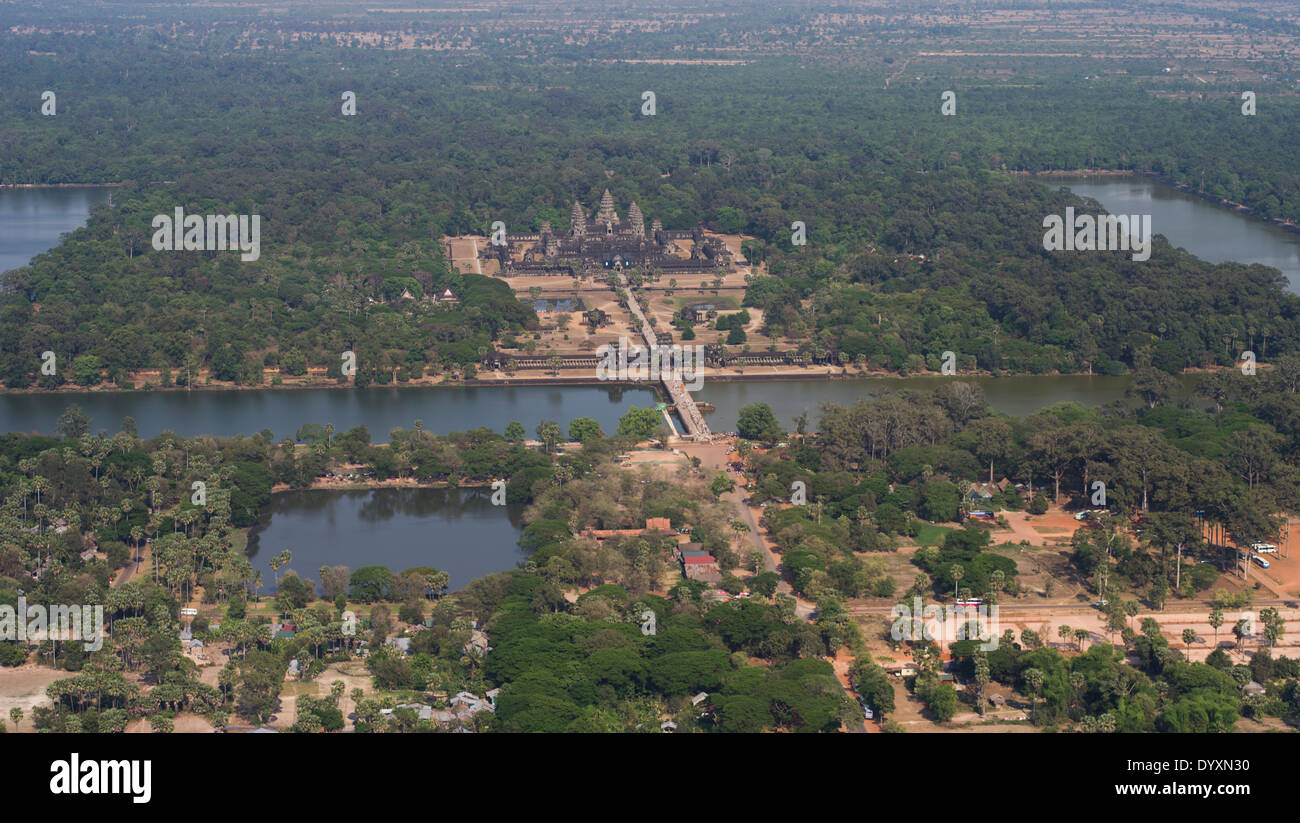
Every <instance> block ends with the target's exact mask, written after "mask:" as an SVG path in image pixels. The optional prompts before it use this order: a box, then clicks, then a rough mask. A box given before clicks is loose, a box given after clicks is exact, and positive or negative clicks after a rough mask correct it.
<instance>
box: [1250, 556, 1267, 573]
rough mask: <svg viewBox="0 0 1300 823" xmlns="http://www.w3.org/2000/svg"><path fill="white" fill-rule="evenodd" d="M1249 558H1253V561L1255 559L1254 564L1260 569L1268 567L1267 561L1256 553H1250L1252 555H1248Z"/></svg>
mask: <svg viewBox="0 0 1300 823" xmlns="http://www.w3.org/2000/svg"><path fill="white" fill-rule="evenodd" d="M1250 559H1251V560H1254V561H1255V565H1256V566H1259V567H1260V568H1261V569H1267V568H1268V561H1267V560H1265V559H1264V558H1262V557H1260V556H1259V555H1257V554H1252V555H1251V556H1250Z"/></svg>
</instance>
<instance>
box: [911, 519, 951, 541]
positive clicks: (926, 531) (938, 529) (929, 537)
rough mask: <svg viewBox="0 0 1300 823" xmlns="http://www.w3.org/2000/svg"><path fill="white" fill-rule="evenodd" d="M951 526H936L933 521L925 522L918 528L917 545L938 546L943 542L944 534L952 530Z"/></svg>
mask: <svg viewBox="0 0 1300 823" xmlns="http://www.w3.org/2000/svg"><path fill="white" fill-rule="evenodd" d="M952 530H953V529H952V527H951V526H936V525H934V524H933V523H923V524H921V527H920V528H918V529H917V530H916V537H915V538H913V539H914V540H916V545H918V546H937V545H939V544H940V543H942V542H943V536H944V535H945V534H947V533H948V532H950V531H952Z"/></svg>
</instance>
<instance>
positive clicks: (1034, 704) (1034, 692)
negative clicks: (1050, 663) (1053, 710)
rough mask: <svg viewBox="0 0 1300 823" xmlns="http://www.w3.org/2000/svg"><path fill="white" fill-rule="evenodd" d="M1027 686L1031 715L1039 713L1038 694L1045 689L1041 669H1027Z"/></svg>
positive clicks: (1025, 675)
mask: <svg viewBox="0 0 1300 823" xmlns="http://www.w3.org/2000/svg"><path fill="white" fill-rule="evenodd" d="M1024 678H1025V685H1027V686H1029V698H1030V703H1029V712H1030V714H1031V715H1036V714H1037V713H1038V694H1039V692H1040V691H1042V688H1043V672H1042V670H1040V669H1033V668H1031V669H1025V673H1024Z"/></svg>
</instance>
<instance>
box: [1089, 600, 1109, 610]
mask: <svg viewBox="0 0 1300 823" xmlns="http://www.w3.org/2000/svg"><path fill="white" fill-rule="evenodd" d="M1092 605H1094V606H1096V607H1097V608H1099V609H1104V608H1106V607H1107V606H1109V605H1110V601H1109V600H1098V601H1097V602H1096V603H1093V604H1092Z"/></svg>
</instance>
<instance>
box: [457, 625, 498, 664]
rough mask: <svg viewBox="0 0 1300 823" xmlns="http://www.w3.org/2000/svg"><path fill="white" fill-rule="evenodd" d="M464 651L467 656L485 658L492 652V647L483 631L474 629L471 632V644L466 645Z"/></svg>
mask: <svg viewBox="0 0 1300 823" xmlns="http://www.w3.org/2000/svg"><path fill="white" fill-rule="evenodd" d="M462 651H464V652H465V654H469V655H477V656H478V657H483V656H484V655H486V654H487V653H488V652H490V651H492V647H491V646H489V645H488V636H487V635H486V634H485V633H484V632H483V631H482V630H480V629H474V630H473V631H471V632H470V636H469V642H468V643H466V644H465V648H464V649H462Z"/></svg>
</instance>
